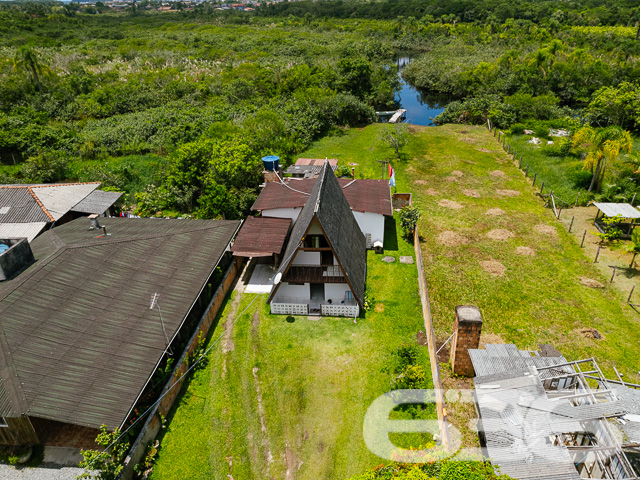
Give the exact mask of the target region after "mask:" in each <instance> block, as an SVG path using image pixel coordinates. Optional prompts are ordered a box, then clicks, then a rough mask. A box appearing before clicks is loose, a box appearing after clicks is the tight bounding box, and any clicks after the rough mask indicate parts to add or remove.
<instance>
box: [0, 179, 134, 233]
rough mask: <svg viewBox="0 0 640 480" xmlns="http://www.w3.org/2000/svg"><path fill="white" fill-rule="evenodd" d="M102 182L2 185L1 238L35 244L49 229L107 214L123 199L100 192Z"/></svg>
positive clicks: (118, 194) (114, 194)
mask: <svg viewBox="0 0 640 480" xmlns="http://www.w3.org/2000/svg"><path fill="white" fill-rule="evenodd" d="M99 186H100V182H87V183H59V184H37V185H0V238H9V237H11V238H28V239H29V241H31V240H33V239H34V238H35V237H36V236H38V235H39V234H40V233H41V232H42V231H43V230H45V229H46V228H50V227H52V226H54V225H60V224H62V223H65V222H67V221H70V220H72V219H73V218H77V217H78V216H85V215H89V214H94V213H95V214H104V213H105V212H106V211H108V210H109V208H110V207H111V206H112V205H113V204H114V203H115V202H116V201H117V200H118V199H119V198H120V196H121V195H122V194H121V193H119V192H103V191H100V190H96V189H97V188H98V187H99Z"/></svg>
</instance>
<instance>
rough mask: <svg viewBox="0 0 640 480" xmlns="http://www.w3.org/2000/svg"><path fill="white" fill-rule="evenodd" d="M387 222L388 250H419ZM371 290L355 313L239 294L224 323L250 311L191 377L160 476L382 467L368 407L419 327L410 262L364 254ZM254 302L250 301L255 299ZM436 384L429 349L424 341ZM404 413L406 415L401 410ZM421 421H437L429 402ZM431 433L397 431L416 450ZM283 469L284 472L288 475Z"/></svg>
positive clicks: (321, 474) (304, 474) (298, 474)
mask: <svg viewBox="0 0 640 480" xmlns="http://www.w3.org/2000/svg"><path fill="white" fill-rule="evenodd" d="M388 226H389V228H388V229H387V236H386V237H387V240H388V241H387V242H386V246H385V247H386V249H387V250H386V252H385V253H386V254H388V255H393V256H394V257H396V259H397V258H398V256H399V255H411V256H413V247H412V246H411V245H409V244H408V243H406V242H405V241H404V240H403V239H402V238H400V236H398V237H397V239H396V238H394V237H395V235H394V233H395V232H394V227H395V223H394V222H390V223H389V225H388ZM367 283H368V290H369V292H370V295H371V296H372V297H373V303H374V305H375V307H376V308H372V309H371V310H369V311H368V312H367V313H366V316H365V318H360V319H358V323H357V324H354V322H353V319H349V318H322V319H319V318H318V317H295V321H293V322H290V320H291V318H290V319H289V321H287V317H284V316H274V315H270V314H269V310H268V307H267V306H266V305H265V301H266V295H260V296H258V298H257V299H256V300H255V302H254V303H253V304H251V302H252V301H253V300H254V299H255V295H252V294H246V295H245V294H241V293H239V292H237V291H236V292H234V294H233V297H232V300H230V301H228V302H227V304H226V306H225V309H224V312H223V314H222V320H221V322H220V324H219V325H218V327H217V328H216V330H215V332H214V333H213V338H217V337H218V336H219V335H220V334H221V332H223V331H224V323H225V321H226V320H228V319H230V318H233V317H235V314H234V312H237V313H241V312H242V311H243V310H244V309H245V308H247V307H249V308H248V309H247V311H246V313H244V314H243V315H242V316H241V317H240V318H239V320H238V321H237V323H236V324H235V325H234V327H233V331H232V334H231V335H230V337H229V338H228V339H225V340H223V341H221V342H220V343H219V344H217V345H216V346H215V347H214V348H213V350H212V351H211V353H210V355H209V359H210V362H209V364H208V366H207V367H206V368H205V369H202V370H200V371H198V372H196V373H195V375H194V376H193V378H192V380H191V382H190V384H189V386H188V389H187V390H186V392H185V393H184V395H183V396H182V398H181V400H180V404H179V407H178V408H177V409H176V410H175V414H174V415H173V418H170V421H169V422H168V427H167V430H166V435H165V436H164V438H163V439H162V441H161V450H160V454H159V457H158V461H157V465H156V467H155V469H154V473H153V477H152V478H153V479H154V480H158V479H162V480H165V479H180V480H182V479H186V478H188V479H194V480H196V479H203V480H204V479H206V480H209V479H212V478H216V479H218V478H220V479H222V478H226V476H227V474H230V475H232V476H233V478H235V479H265V478H277V479H284V478H295V479H314V480H316V479H320V478H336V479H344V478H347V477H350V476H352V475H355V474H358V473H362V472H363V471H366V470H368V469H370V468H371V467H374V466H376V465H378V464H380V463H382V461H383V460H382V459H380V458H378V457H376V456H374V455H373V454H372V453H370V452H369V451H368V450H367V448H366V446H365V444H364V441H363V438H362V425H363V418H364V414H365V412H366V410H367V408H368V406H369V405H370V404H371V402H372V401H373V400H374V399H375V398H377V397H378V396H379V395H381V394H382V393H384V392H386V391H388V390H390V388H391V384H390V380H391V377H390V374H389V373H383V371H382V370H383V367H384V366H385V365H386V364H387V363H388V362H389V361H390V359H391V357H392V353H393V352H394V351H395V350H396V349H397V348H398V347H399V346H401V345H404V344H408V343H411V344H414V345H415V344H416V333H417V332H418V331H419V330H421V329H423V328H424V327H423V321H422V314H421V305H420V297H419V294H418V285H417V273H416V267H415V265H406V264H400V263H399V262H398V261H397V260H396V262H395V263H392V264H387V263H384V262H382V255H376V254H375V253H373V252H369V257H368V277H367ZM250 304H251V305H250ZM420 349H421V351H420V357H421V358H420V363H421V364H422V365H424V368H425V371H426V372H427V377H428V378H429V380H428V382H429V385H430V373H429V372H430V370H429V363H428V352H427V351H426V347H420ZM400 415H402V413H399V414H398V416H400ZM426 416H427V417H430V418H435V411H434V409H433V408H430V409H428V410H426ZM430 439H431V437H430V436H429V437H428V438H427V437H426V436H425V437H424V438H423V437H416V436H415V435H413V436H410V438H405V439H403V438H399V437H397V436H395V437H394V441H397V444H401V445H403V446H405V445H414V446H417V445H420V444H424V443H425V442H426V441H427V440H430ZM287 471H288V472H289V473H287Z"/></svg>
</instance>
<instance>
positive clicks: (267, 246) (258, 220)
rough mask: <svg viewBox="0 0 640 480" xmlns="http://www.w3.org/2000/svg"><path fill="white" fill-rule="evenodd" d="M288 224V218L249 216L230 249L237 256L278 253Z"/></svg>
mask: <svg viewBox="0 0 640 480" xmlns="http://www.w3.org/2000/svg"><path fill="white" fill-rule="evenodd" d="M290 225H291V219H290V218H272V217H249V218H247V219H246V220H245V221H244V224H243V225H242V228H241V229H240V232H239V233H238V236H237V237H236V240H235V242H234V243H233V247H232V248H231V251H232V252H233V254H234V255H236V256H239V257H269V256H271V255H273V254H274V253H275V254H278V255H279V254H280V253H282V247H283V246H284V241H285V240H286V238H287V233H288V232H289V226H290Z"/></svg>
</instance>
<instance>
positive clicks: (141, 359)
mask: <svg viewBox="0 0 640 480" xmlns="http://www.w3.org/2000/svg"><path fill="white" fill-rule="evenodd" d="M100 223H101V224H102V225H104V226H105V227H106V228H107V233H108V234H109V235H108V236H107V237H98V235H100V234H101V231H95V230H93V231H89V229H88V227H89V225H90V222H89V220H87V219H86V218H80V219H77V220H74V221H73V222H70V223H67V224H65V225H62V226H60V227H58V228H56V229H54V230H50V231H47V232H46V233H44V234H43V235H41V236H40V237H38V238H37V239H35V240H34V241H33V242H32V243H31V247H32V249H33V253H34V256H35V257H36V260H37V261H36V263H34V264H33V265H32V266H31V267H29V268H28V269H27V270H25V271H24V272H23V273H22V274H20V275H19V276H18V277H16V278H15V279H13V280H10V281H7V282H3V283H2V284H0V377H1V379H2V382H1V383H0V416H6V417H15V416H19V415H23V414H27V415H30V416H34V417H41V418H47V419H51V420H57V421H61V422H66V423H72V424H77V425H85V426H89V427H99V426H100V425H102V424H106V425H107V426H108V427H109V428H111V429H113V428H115V427H118V426H120V425H121V423H122V422H123V421H124V420H125V419H126V416H127V414H128V412H129V410H130V408H131V407H132V406H133V404H134V402H135V401H136V398H137V397H138V395H139V393H140V392H141V391H142V389H143V387H144V385H145V383H146V382H147V379H148V378H149V377H150V375H151V374H152V373H153V372H154V370H155V366H156V364H157V363H158V361H159V360H160V359H161V358H162V355H163V352H164V349H165V336H164V334H163V331H162V325H161V323H160V318H159V316H158V311H157V309H154V310H150V309H149V305H150V300H151V297H152V295H153V294H154V293H156V292H157V293H159V294H160V302H159V303H160V305H161V308H162V315H163V319H164V324H165V327H166V330H167V335H168V336H169V338H172V337H173V335H174V334H175V333H176V332H177V331H178V329H179V328H180V326H181V325H182V322H183V320H184V319H185V318H186V316H187V314H188V313H189V311H190V310H191V307H192V305H193V304H194V302H195V301H196V300H197V298H198V297H199V295H200V292H201V290H202V288H203V287H204V286H205V284H206V282H207V280H208V278H209V276H210V275H211V273H212V272H213V270H214V268H215V266H216V265H217V263H218V261H219V260H220V258H221V256H222V255H223V254H224V252H225V250H226V249H227V247H228V245H229V243H230V241H231V239H232V237H233V236H234V234H235V233H236V231H237V229H238V227H239V225H240V223H239V222H237V221H213V220H160V219H127V218H101V219H100Z"/></svg>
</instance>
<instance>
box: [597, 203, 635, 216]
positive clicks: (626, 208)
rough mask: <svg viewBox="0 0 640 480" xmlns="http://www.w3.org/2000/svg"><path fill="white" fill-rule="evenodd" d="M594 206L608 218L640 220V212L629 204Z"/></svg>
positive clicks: (599, 204)
mask: <svg viewBox="0 0 640 480" xmlns="http://www.w3.org/2000/svg"><path fill="white" fill-rule="evenodd" d="M593 204H594V205H595V206H596V207H597V208H598V210H600V211H601V212H602V213H604V214H605V215H606V216H607V217H615V216H616V215H621V216H622V218H640V211H638V209H637V208H635V207H632V206H631V205H630V204H628V203H599V202H598V203H596V202H593Z"/></svg>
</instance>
